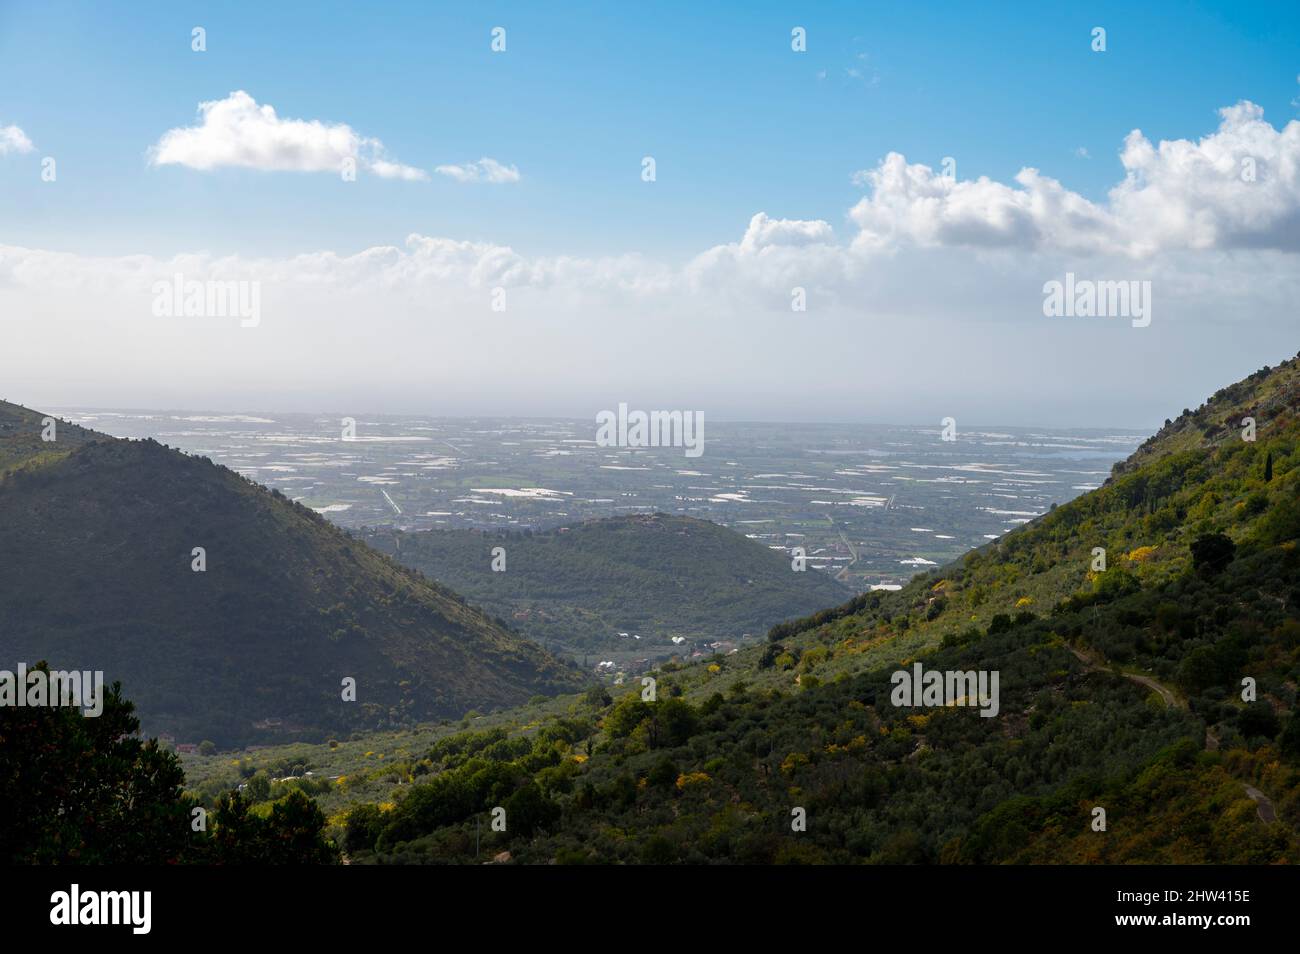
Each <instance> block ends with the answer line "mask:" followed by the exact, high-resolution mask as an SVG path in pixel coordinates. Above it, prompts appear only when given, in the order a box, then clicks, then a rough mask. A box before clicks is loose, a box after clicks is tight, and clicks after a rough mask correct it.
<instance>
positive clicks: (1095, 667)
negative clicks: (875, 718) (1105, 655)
mask: <svg viewBox="0 0 1300 954" xmlns="http://www.w3.org/2000/svg"><path fill="white" fill-rule="evenodd" d="M1067 645H1068V644H1067ZM1069 649H1070V652H1072V653H1074V656H1075V658H1076V659H1078V660H1079V662H1081V663H1083V664H1084V666H1086V667H1087V668H1088V669H1089V670H1090V671H1091V672H1110V671H1111V670H1110V669H1109V668H1108V667H1107V666H1106V664H1105V663H1103V662H1098V661H1097V660H1095V659H1093V658H1091V657H1090V656H1088V655H1086V654H1085V653H1084V652H1083V651H1081V650H1078V649H1075V648H1074V647H1073V646H1070V647H1069ZM1121 675H1122V676H1123V677H1124V678H1125V679H1127V680H1129V681H1130V682H1136V683H1137V684H1138V685H1139V686H1145V687H1146V688H1147V689H1150V690H1151V691H1152V692H1154V693H1156V694H1157V695H1158V696H1160V698H1161V699H1163V700H1164V703H1165V705H1167V706H1171V707H1173V708H1176V709H1186V708H1187V700H1185V699H1182V698H1180V697H1179V696H1178V694H1177V693H1175V692H1174V691H1173V690H1172V689H1170V688H1169V687H1168V686H1166V685H1163V684H1162V683H1159V682H1156V681H1155V680H1154V679H1152V678H1151V677H1150V676H1143V675H1141V674H1139V673H1135V672H1122V673H1121Z"/></svg>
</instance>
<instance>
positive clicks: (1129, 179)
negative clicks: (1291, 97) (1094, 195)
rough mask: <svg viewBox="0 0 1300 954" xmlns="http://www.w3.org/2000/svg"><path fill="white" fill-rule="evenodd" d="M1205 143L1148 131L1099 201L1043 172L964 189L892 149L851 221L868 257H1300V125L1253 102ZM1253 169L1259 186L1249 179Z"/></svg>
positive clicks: (865, 177)
mask: <svg viewBox="0 0 1300 954" xmlns="http://www.w3.org/2000/svg"><path fill="white" fill-rule="evenodd" d="M1220 116H1221V122H1220V125H1219V128H1218V130H1216V131H1215V132H1214V133H1211V134H1210V135H1208V136H1205V137H1203V138H1202V139H1200V140H1199V141H1197V142H1191V141H1189V140H1186V139H1177V140H1168V141H1162V142H1160V144H1159V145H1158V146H1153V145H1152V144H1151V142H1150V141H1149V140H1147V139H1146V137H1145V136H1143V135H1142V133H1141V132H1140V131H1139V130H1134V131H1133V132H1131V133H1129V135H1128V136H1127V137H1126V138H1125V140H1124V146H1123V149H1122V151H1121V152H1120V161H1121V162H1122V163H1123V166H1124V169H1125V172H1126V175H1125V178H1124V180H1123V181H1122V182H1121V183H1119V184H1118V185H1116V186H1115V187H1114V188H1113V189H1111V191H1110V193H1109V196H1108V202H1107V203H1105V204H1097V203H1094V202H1091V201H1089V200H1088V199H1086V198H1084V197H1083V196H1081V195H1079V194H1078V193H1076V192H1072V191H1070V190H1069V189H1067V188H1065V187H1064V186H1062V185H1061V183H1060V182H1058V181H1057V180H1055V179H1052V178H1050V177H1048V176H1044V175H1042V174H1041V173H1040V172H1039V171H1038V170H1037V169H1031V168H1026V169H1022V170H1021V171H1020V172H1019V173H1018V174H1017V175H1016V178H1015V181H1016V185H1014V186H1012V185H1005V184H1003V183H1000V182H996V181H994V180H991V179H989V178H987V177H983V176H982V177H980V178H978V179H973V180H954V179H951V178H949V177H945V176H942V175H938V174H936V173H935V172H934V171H933V170H931V169H930V168H929V167H928V166H925V165H920V164H913V163H908V162H907V160H906V158H904V157H903V156H902V155H900V154H899V153H896V152H891V153H890V154H889V155H887V156H886V157H885V158H884V159H883V160H881V162H880V164H879V165H878V166H877V167H876V168H875V169H870V170H865V171H863V172H860V173H858V174H857V175H856V176H855V181H857V182H859V183H860V184H863V185H866V186H868V188H869V189H870V195H868V196H866V197H864V198H863V199H862V200H861V201H860V202H859V203H858V204H857V205H856V206H854V207H853V209H852V210H851V212H850V217H851V218H852V219H853V221H854V222H855V223H856V224H857V225H858V227H859V229H860V232H859V234H858V236H857V238H856V239H855V240H854V244H855V246H856V247H858V248H861V249H886V248H894V247H899V246H909V245H910V246H921V247H936V246H939V247H942V246H964V247H970V248H1018V249H1046V250H1059V251H1070V252H1085V253H1104V252H1123V253H1125V254H1128V255H1133V256H1143V255H1150V254H1154V253H1157V252H1162V251H1172V250H1178V249H1199V250H1208V249H1233V248H1271V249H1279V250H1283V251H1289V252H1291V251H1300V121H1296V120H1292V121H1291V122H1289V123H1287V125H1286V126H1285V127H1283V128H1282V129H1281V130H1277V129H1274V128H1273V127H1272V126H1271V125H1270V124H1268V123H1267V122H1265V121H1264V112H1263V110H1262V109H1261V108H1260V107H1259V106H1256V105H1255V104H1253V103H1249V102H1241V103H1238V104H1237V105H1236V106H1229V107H1226V108H1224V109H1222V110H1220ZM1252 165H1253V170H1254V178H1253V179H1252V178H1251V177H1250V176H1249V175H1246V174H1244V173H1245V171H1246V170H1247V169H1248V168H1249V167H1251V166H1252Z"/></svg>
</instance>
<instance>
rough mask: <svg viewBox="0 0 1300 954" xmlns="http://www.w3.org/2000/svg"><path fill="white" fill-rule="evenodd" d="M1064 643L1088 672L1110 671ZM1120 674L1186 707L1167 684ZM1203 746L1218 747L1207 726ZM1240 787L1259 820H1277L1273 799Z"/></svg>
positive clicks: (1185, 701) (1176, 704) (1177, 704)
mask: <svg viewBox="0 0 1300 954" xmlns="http://www.w3.org/2000/svg"><path fill="white" fill-rule="evenodd" d="M1066 645H1067V646H1068V647H1069V650H1070V652H1072V653H1074V656H1075V658H1076V659H1078V660H1079V662H1081V663H1083V665H1084V667H1085V668H1086V669H1087V670H1088V671H1089V672H1110V671H1111V670H1110V669H1109V668H1107V666H1106V665H1105V664H1104V663H1102V662H1098V661H1097V660H1096V659H1093V658H1092V657H1090V656H1088V655H1087V654H1085V653H1084V652H1082V651H1081V650H1078V649H1075V648H1074V647H1073V646H1070V645H1069V644H1068V643H1067V644H1066ZM1122 675H1123V676H1124V678H1125V679H1128V680H1130V681H1131V682H1135V683H1137V684H1138V685H1139V686H1144V687H1145V688H1147V689H1150V690H1151V691H1153V692H1155V693H1158V694H1159V695H1160V698H1161V699H1163V700H1164V703H1165V705H1167V706H1173V707H1175V708H1179V709H1186V708H1187V700H1186V699H1183V698H1181V697H1179V696H1178V694H1177V693H1175V692H1174V691H1173V690H1172V689H1170V688H1169V687H1168V686H1165V685H1162V684H1161V683H1159V682H1156V680H1154V679H1152V678H1151V677H1150V676H1143V675H1140V674H1138V673H1135V672H1125V673H1122ZM1205 748H1206V749H1207V750H1209V751H1211V752H1215V751H1218V748H1219V737H1218V736H1217V735H1215V734H1214V732H1213V731H1212V730H1211V729H1210V727H1209V726H1206V728H1205ZM1241 787H1242V788H1243V789H1245V791H1246V794H1247V795H1248V796H1250V799H1251V801H1253V802H1254V803H1255V813H1256V814H1257V815H1258V816H1259V820H1260V821H1262V822H1263V823H1264V824H1266V825H1270V824H1272V823H1273V822H1275V821H1277V811H1276V810H1275V809H1274V808H1273V800H1272V799H1271V798H1269V797H1268V796H1267V795H1265V794H1264V793H1263V792H1261V791H1260V790H1259V789H1257V788H1255V787H1254V786H1252V785H1247V784H1246V783H1245V782H1242V783H1241Z"/></svg>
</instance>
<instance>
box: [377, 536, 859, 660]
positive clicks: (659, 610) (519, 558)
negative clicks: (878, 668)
mask: <svg viewBox="0 0 1300 954" xmlns="http://www.w3.org/2000/svg"><path fill="white" fill-rule="evenodd" d="M363 539H365V540H366V542H368V543H369V544H370V545H371V546H373V547H375V548H376V549H378V550H380V551H382V552H384V553H388V554H390V555H391V556H393V557H394V558H395V559H397V560H398V561H399V562H401V563H403V564H405V565H406V566H409V567H411V568H412V569H416V570H419V571H420V572H422V573H423V574H424V575H425V576H427V577H429V578H430V579H434V580H437V581H438V582H440V583H443V584H445V585H447V586H448V587H450V588H451V589H453V590H455V591H456V592H457V593H460V594H461V595H463V596H464V597H465V598H466V599H468V600H469V601H470V602H472V603H475V604H477V605H479V606H482V607H483V608H484V609H485V610H487V611H488V612H490V613H492V614H494V615H496V616H500V617H502V618H503V619H506V620H508V621H509V622H510V624H511V625H512V626H514V627H515V628H517V629H518V630H519V631H520V632H521V633H523V634H524V635H526V636H528V637H530V638H532V639H535V640H537V641H538V642H541V643H543V644H544V645H546V646H547V647H548V648H550V649H552V650H560V651H564V652H567V653H569V654H571V655H573V656H575V657H577V658H582V656H584V655H586V654H588V653H592V654H602V658H611V657H612V656H613V654H616V653H622V654H629V655H632V656H640V657H649V658H663V657H666V656H669V655H672V654H674V653H681V654H688V653H690V652H691V651H692V650H695V649H696V648H697V645H696V644H698V643H701V642H708V643H712V642H715V641H718V640H737V639H740V638H741V637H742V636H744V635H746V634H751V633H752V634H754V635H756V636H759V635H762V634H763V633H764V632H766V631H767V629H768V627H770V626H771V625H772V624H774V623H777V622H779V621H781V620H783V619H789V618H791V617H794V616H802V615H803V614H805V613H809V612H811V611H813V610H815V609H817V608H818V607H822V606H827V605H829V604H832V603H835V602H838V601H839V600H842V599H845V598H847V596H848V595H849V594H850V592H851V591H850V590H848V589H847V588H846V587H844V586H842V585H841V584H839V583H836V582H835V581H834V580H833V579H831V577H829V576H827V575H826V574H824V573H820V572H817V571H815V570H812V569H808V570H806V571H805V572H802V573H796V572H793V571H792V570H791V561H790V557H789V556H788V555H786V554H784V553H777V552H775V551H773V550H771V549H769V548H768V547H766V546H764V545H763V544H760V543H756V542H754V541H753V540H750V539H748V538H747V537H745V536H743V535H742V534H739V533H736V532H735V531H732V530H728V529H727V528H726V527H722V526H719V525H718V524H716V523H710V522H709V521H707V520H697V519H694V518H692V517H678V516H670V515H668V514H638V515H635V516H626V517H611V518H607V519H601V520H589V521H585V522H582V523H577V524H575V525H573V526H569V527H561V528H556V529H553V530H549V531H544V532H536V533H534V532H498V533H493V532H482V531H478V530H428V531H421V532H418V533H403V532H401V531H399V530H375V531H372V532H369V533H367V534H364V535H363ZM497 547H500V548H502V549H503V550H504V551H505V554H504V560H505V563H504V566H505V570H504V571H502V572H495V571H493V569H492V551H493V549H494V548H497ZM673 637H678V640H677V642H673Z"/></svg>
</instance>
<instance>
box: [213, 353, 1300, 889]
mask: <svg viewBox="0 0 1300 954" xmlns="http://www.w3.org/2000/svg"><path fill="white" fill-rule="evenodd" d="M1298 383H1300V363H1298V362H1297V361H1296V360H1292V361H1289V362H1286V363H1285V364H1283V365H1281V366H1279V367H1278V368H1275V369H1271V370H1267V371H1266V372H1264V373H1261V374H1257V375H1254V376H1252V377H1251V378H1250V379H1248V380H1247V381H1245V382H1242V383H1241V384H1239V385H1234V386H1233V387H1231V388H1227V389H1225V390H1224V391H1222V392H1220V393H1219V394H1218V395H1216V397H1215V398H1214V399H1213V400H1211V401H1210V402H1208V404H1207V405H1206V406H1204V407H1202V408H1200V409H1198V410H1197V411H1196V412H1190V411H1189V412H1187V413H1185V414H1184V415H1182V417H1181V418H1180V419H1179V421H1178V422H1171V423H1170V425H1169V426H1167V427H1166V428H1165V429H1164V431H1162V434H1161V435H1160V436H1158V437H1157V438H1155V439H1153V440H1152V441H1151V442H1149V443H1148V444H1147V445H1146V446H1144V448H1143V449H1142V450H1141V451H1139V452H1138V453H1137V454H1136V455H1135V456H1134V458H1133V459H1132V460H1131V461H1129V462H1126V463H1124V464H1121V465H1118V466H1117V467H1116V468H1115V472H1114V475H1113V476H1112V478H1111V479H1110V480H1109V481H1108V482H1107V484H1106V485H1105V486H1104V487H1102V488H1100V489H1098V490H1096V491H1094V492H1091V493H1088V494H1086V495H1084V496H1082V497H1080V498H1078V499H1076V500H1074V501H1072V502H1070V503H1068V504H1064V505H1061V506H1059V507H1057V508H1055V509H1054V510H1053V511H1052V512H1050V513H1049V514H1046V515H1044V516H1043V517H1041V518H1039V519H1037V520H1036V521H1034V522H1033V523H1032V524H1028V525H1026V526H1024V527H1023V528H1020V529H1018V530H1016V531H1014V532H1012V533H1010V534H1007V535H1006V536H1005V537H1003V538H1001V539H1000V540H998V541H995V542H994V543H992V544H990V545H989V546H987V547H984V548H982V549H981V550H979V551H975V552H972V553H970V554H968V555H967V556H965V557H964V558H963V559H962V560H960V561H958V562H955V563H953V564H951V565H949V566H945V567H942V568H939V569H937V570H934V571H932V572H929V573H926V574H924V575H922V576H919V577H917V578H915V579H914V580H912V581H911V583H909V584H908V585H907V586H906V587H904V588H903V589H902V590H901V591H898V592H896V593H871V594H865V595H863V596H860V597H855V598H854V599H853V600H851V601H849V602H848V603H845V604H843V605H841V606H839V607H838V608H836V609H832V610H826V611H823V612H820V613H817V614H814V615H813V616H810V617H807V618H804V619H802V620H798V621H793V622H789V623H784V624H780V625H778V626H776V627H773V629H772V631H771V633H770V634H769V635H770V641H769V642H768V644H767V645H763V646H755V647H753V648H749V649H744V650H742V651H741V652H739V653H737V654H735V655H730V656H719V657H716V658H713V659H710V660H708V661H707V662H705V663H701V664H695V665H687V666H678V665H673V664H668V665H664V666H663V667H661V668H660V669H659V670H658V671H657V672H655V673H654V674H653V675H654V677H655V679H656V680H657V682H656V684H655V693H656V695H655V698H654V700H653V701H647V700H645V699H644V698H643V692H644V691H645V690H644V689H643V687H642V686H641V685H637V686H636V687H635V688H633V689H632V691H630V692H628V691H626V690H618V691H617V693H616V698H609V697H608V696H606V695H604V694H603V690H593V691H590V692H588V693H587V695H585V696H582V697H574V698H572V699H571V700H569V702H568V703H567V704H566V703H564V702H563V701H562V700H556V701H555V702H553V703H550V704H548V705H546V706H541V707H530V708H528V709H524V710H520V711H518V712H515V713H502V714H499V715H497V716H495V717H492V718H490V719H484V720H481V721H480V722H479V723H477V724H474V725H472V726H471V731H468V732H459V733H457V732H454V730H451V729H448V730H446V731H437V732H432V733H430V732H417V733H399V734H395V735H389V736H387V737H385V738H384V739H383V745H384V749H383V750H382V751H384V752H385V753H386V754H387V756H388V760H387V761H386V762H385V763H384V764H383V765H382V766H377V765H375V764H374V763H373V761H372V758H371V755H372V754H373V753H372V752H371V753H367V754H362V752H360V751H358V749H360V748H361V747H362V746H364V744H365V743H358V744H355V745H351V746H349V747H344V748H342V749H340V750H326V749H321V748H314V749H306V748H303V747H299V748H297V749H295V750H293V751H292V752H289V751H287V750H273V751H270V752H267V753H258V755H257V756H256V757H255V758H253V759H250V760H249V761H248V762H246V763H245V764H244V765H243V766H242V769H243V771H244V772H245V774H248V773H252V774H253V775H254V776H256V775H257V774H259V773H260V772H262V771H267V770H269V767H271V766H275V765H279V764H281V763H282V762H283V761H284V760H285V759H286V758H292V760H293V762H294V764H295V765H296V766H301V767H302V771H304V772H305V771H308V770H311V769H312V768H313V767H318V768H320V769H321V770H322V771H334V772H339V773H341V774H344V775H345V776H346V778H345V779H344V780H343V781H344V784H340V785H335V786H332V787H329V790H328V792H324V791H322V793H321V798H322V799H323V801H324V807H325V809H326V811H327V813H328V814H329V815H330V816H331V818H332V821H333V824H334V826H335V828H334V830H335V833H336V834H337V836H338V837H339V838H340V839H342V840H343V842H344V844H345V845H346V847H347V850H348V851H349V853H350V854H351V856H352V858H353V860H354V861H395V862H415V863H420V862H432V861H460V862H470V861H473V860H475V854H474V852H475V844H476V842H475V838H474V833H475V824H476V822H477V821H480V820H481V819H482V818H483V817H485V816H484V815H483V813H485V812H487V811H489V810H490V809H491V808H493V807H494V806H501V807H504V808H505V809H506V813H507V818H508V819H511V821H510V822H509V823H508V828H507V831H506V832H504V833H496V832H493V833H490V834H486V835H485V837H484V842H483V845H482V847H481V852H480V859H481V857H483V856H485V857H492V856H493V855H495V854H497V853H498V852H500V851H503V850H508V851H509V852H510V853H511V858H512V860H514V861H517V862H536V863H545V862H550V861H559V862H696V863H706V862H753V863H771V862H859V861H866V862H877V863H902V862H925V863H937V862H950V863H997V862H1030V861H1036V862H1050V863H1106V862H1110V863H1119V862H1125V863H1127V862H1153V863H1165V862H1178V863H1216V862H1217V863H1292V864H1295V863H1300V834H1298V833H1300V716H1298V715H1297V711H1298V710H1297V683H1300V548H1297V542H1300V541H1298V538H1300V419H1298V418H1297V409H1298V405H1300V400H1298V395H1300V391H1298V389H1297V384H1298ZM1243 408H1254V409H1255V411H1256V414H1255V416H1256V417H1257V433H1256V435H1255V437H1256V439H1255V440H1254V441H1247V440H1243V439H1241V436H1240V431H1239V430H1237V431H1236V436H1234V434H1233V433H1229V432H1228V431H1227V430H1225V428H1226V427H1227V425H1225V421H1230V420H1231V419H1232V418H1234V417H1236V416H1237V415H1238V414H1239V413H1240V412H1241V411H1242V409H1243ZM1238 422H1239V418H1238ZM1097 548H1102V549H1104V550H1105V555H1106V565H1105V569H1100V567H1099V564H1098V563H1096V562H1095V561H1096V560H1097V559H1098V555H1099V554H1098V553H1097ZM1095 567H1096V568H1095ZM916 662H920V663H921V664H922V665H923V666H924V667H925V669H927V670H931V669H933V670H940V671H943V672H947V671H970V672H975V673H979V672H983V673H985V674H986V675H988V676H991V674H992V673H994V672H996V673H997V674H998V676H999V686H1000V688H999V699H998V711H997V714H996V715H994V716H992V717H983V716H982V715H981V714H980V711H979V710H978V709H977V708H972V707H969V706H965V705H939V706H927V707H908V706H900V705H895V704H894V701H893V698H892V695H893V692H894V687H895V683H894V676H895V674H896V673H898V672H899V671H900V670H907V669H908V668H909V667H911V666H912V665H913V664H914V663H916ZM263 759H265V761H263ZM189 771H190V772H191V774H192V777H193V779H194V784H195V785H196V786H197V787H198V789H199V790H200V792H202V793H204V794H205V796H210V795H211V794H212V793H213V792H214V791H216V790H217V789H219V788H220V787H221V786H223V785H228V784H231V783H232V782H233V781H235V780H236V777H235V776H233V774H232V770H231V769H230V767H229V766H228V765H226V766H224V767H223V766H222V765H220V764H218V763H216V762H215V761H213V762H209V761H204V760H199V761H197V762H193V763H191V765H190V768H189ZM411 783H414V784H411ZM295 784H297V783H296V782H295V781H292V780H291V781H290V782H288V783H277V785H278V786H284V785H288V786H291V787H292V786H293V785H295ZM278 790H279V788H278V787H277V789H276V790H274V791H272V792H271V793H270V794H271V795H274V794H276V793H277V792H278ZM1098 808H1100V809H1103V810H1104V811H1105V828H1104V830H1099V829H1098V828H1096V827H1095V823H1096V821H1097V819H1098V818H1099V816H1098V815H1097V813H1096V809H1098ZM801 815H802V817H805V818H806V829H805V830H802V831H797V830H794V828H793V827H792V822H793V821H796V820H797V819H798V818H799V817H801ZM484 831H485V832H486V831H487V828H486V826H484Z"/></svg>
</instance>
